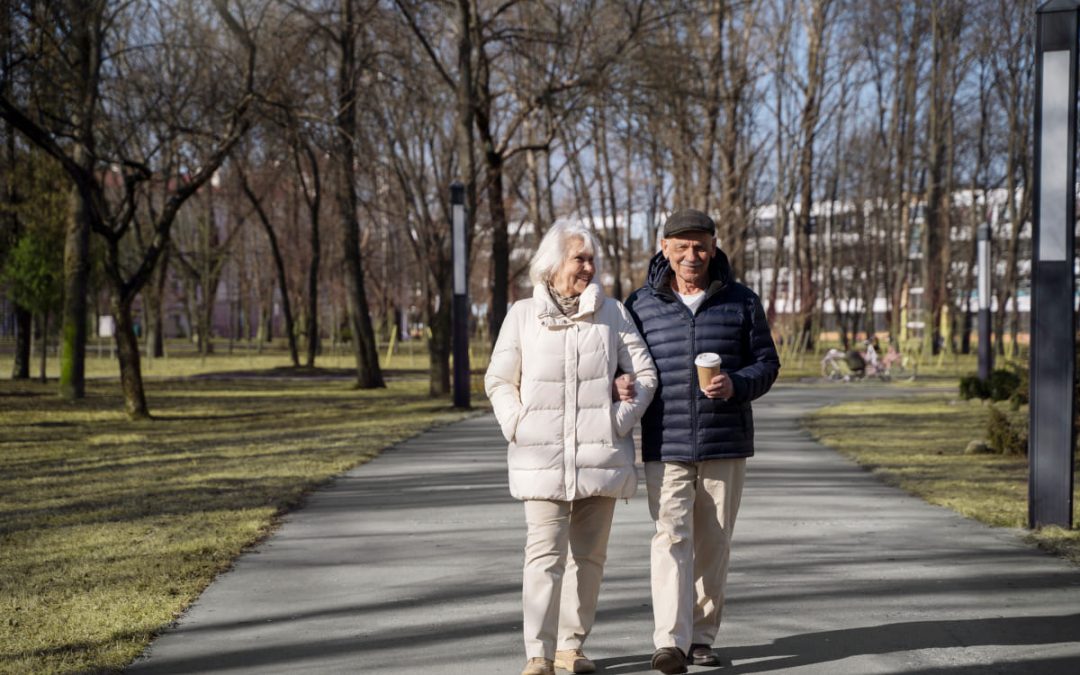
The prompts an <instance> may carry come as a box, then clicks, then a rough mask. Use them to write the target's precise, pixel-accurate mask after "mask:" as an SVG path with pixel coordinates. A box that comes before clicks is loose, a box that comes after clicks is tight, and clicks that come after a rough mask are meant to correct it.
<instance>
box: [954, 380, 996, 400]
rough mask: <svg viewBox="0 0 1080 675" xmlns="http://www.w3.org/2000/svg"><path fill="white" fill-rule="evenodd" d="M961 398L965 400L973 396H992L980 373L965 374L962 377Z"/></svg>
mask: <svg viewBox="0 0 1080 675" xmlns="http://www.w3.org/2000/svg"><path fill="white" fill-rule="evenodd" d="M960 398H962V399H964V400H965V401H967V400H970V399H973V398H979V399H983V398H990V388H989V387H988V386H987V385H986V383H985V382H983V381H982V380H980V379H979V376H978V375H974V374H973V375H965V376H964V377H961V378H960Z"/></svg>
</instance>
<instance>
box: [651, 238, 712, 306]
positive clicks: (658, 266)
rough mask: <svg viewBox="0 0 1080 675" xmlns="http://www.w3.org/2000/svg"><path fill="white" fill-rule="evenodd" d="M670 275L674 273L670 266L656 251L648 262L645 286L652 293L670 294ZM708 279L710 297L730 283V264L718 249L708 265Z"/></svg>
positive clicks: (661, 253) (661, 252) (662, 255)
mask: <svg viewBox="0 0 1080 675" xmlns="http://www.w3.org/2000/svg"><path fill="white" fill-rule="evenodd" d="M672 274H674V272H672V270H671V264H670V263H668V260H667V258H665V257H664V252H663V251H657V252H656V255H654V256H653V257H652V260H650V261H649V276H648V281H647V282H646V285H648V286H649V287H650V288H652V289H653V290H654V291H659V292H661V293H665V292H670V289H671V285H670V284H671V275H672ZM709 279H710V280H711V282H712V283H710V284H709V288H708V291H707V292H708V293H709V294H710V295H712V294H713V293H715V292H716V291H718V290H720V289H722V288H724V287H725V286H727V285H728V284H729V283H731V263H730V262H728V257H727V254H725V253H724V252H723V251H721V250H720V249H719V248H717V249H716V255H715V256H713V259H712V261H711V262H710V263H709Z"/></svg>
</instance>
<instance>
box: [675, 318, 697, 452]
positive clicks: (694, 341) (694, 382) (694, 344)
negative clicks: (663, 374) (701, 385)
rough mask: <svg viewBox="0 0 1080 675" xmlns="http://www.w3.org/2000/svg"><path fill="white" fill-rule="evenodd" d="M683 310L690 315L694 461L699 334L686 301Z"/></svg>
mask: <svg viewBox="0 0 1080 675" xmlns="http://www.w3.org/2000/svg"><path fill="white" fill-rule="evenodd" d="M679 304H681V305H682V307H683V310H685V311H686V313H687V314H689V315H690V374H691V377H690V378H689V379H690V451H691V456H692V457H693V458H694V460H693V461H695V462H697V461H699V459H698V436H697V399H698V397H697V390H698V386H697V366H695V365H694V357H695V356H697V355H696V354H695V353H694V352H696V351H697V335H696V332H695V331H696V325H695V321H694V319H695V315H694V313H693V312H691V311H690V308H689V307H687V306H686V304H685V303H683V302H681V301H680V303H679Z"/></svg>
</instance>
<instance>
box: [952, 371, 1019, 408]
mask: <svg viewBox="0 0 1080 675" xmlns="http://www.w3.org/2000/svg"><path fill="white" fill-rule="evenodd" d="M1026 379H1027V378H1026V377H1023V376H1021V375H1020V373H1019V370H1018V369H1015V368H1014V369H1013V370H1005V369H1004V368H998V369H997V370H994V371H993V372H991V373H990V378H989V379H988V380H987V381H985V382H984V381H982V380H980V379H979V376H978V375H974V374H972V375H965V376H964V377H961V378H960V398H962V399H964V400H968V399H973V398H978V399H990V400H991V401H1006V400H1012V399H1014V398H1015V399H1016V401H1017V403H1016V405H1015V407H1014V409H1015V408H1018V407H1019V405H1020V404H1022V403H1027V385H1026V382H1025V380H1026Z"/></svg>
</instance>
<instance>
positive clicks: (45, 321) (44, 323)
mask: <svg viewBox="0 0 1080 675" xmlns="http://www.w3.org/2000/svg"><path fill="white" fill-rule="evenodd" d="M48 356H49V313H48V312H42V314H41V383H42V384H45V382H46V381H47V378H46V377H45V365H46V362H47V361H48Z"/></svg>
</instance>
